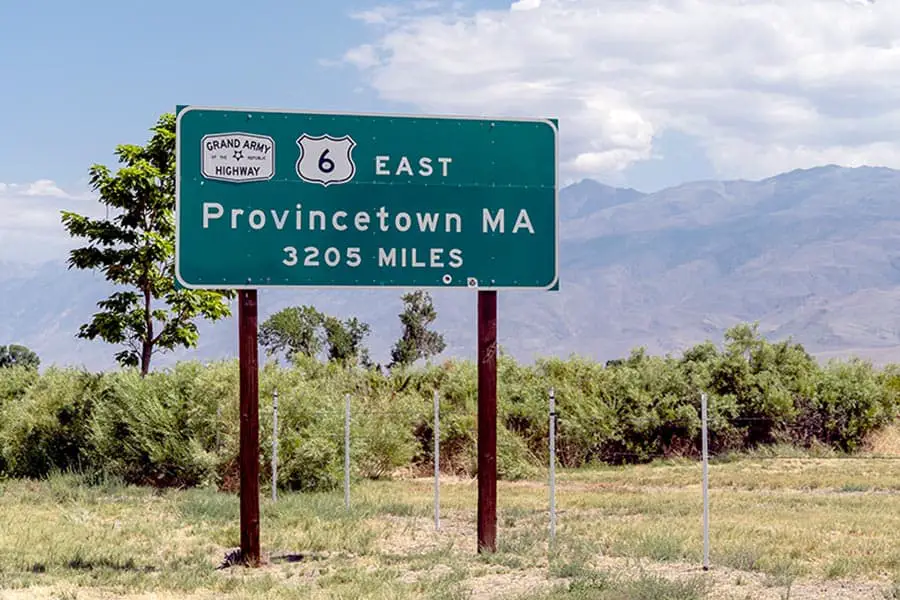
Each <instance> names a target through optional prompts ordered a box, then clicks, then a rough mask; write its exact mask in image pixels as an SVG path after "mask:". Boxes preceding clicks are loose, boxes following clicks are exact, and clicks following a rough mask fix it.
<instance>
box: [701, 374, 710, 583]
mask: <svg viewBox="0 0 900 600" xmlns="http://www.w3.org/2000/svg"><path fill="white" fill-rule="evenodd" d="M706 404H707V400H706V392H704V393H702V394H700V428H701V439H702V445H703V570H704V571H708V570H709V453H708V448H707V433H708V428H709V427H708V422H707V418H708V417H707V406H706Z"/></svg>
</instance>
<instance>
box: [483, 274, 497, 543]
mask: <svg viewBox="0 0 900 600" xmlns="http://www.w3.org/2000/svg"><path fill="white" fill-rule="evenodd" d="M496 550H497V292H496V291H494V290H488V291H480V292H478V552H495V551H496Z"/></svg>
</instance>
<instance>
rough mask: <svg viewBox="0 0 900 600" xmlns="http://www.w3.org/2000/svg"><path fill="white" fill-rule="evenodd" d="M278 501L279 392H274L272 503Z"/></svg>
mask: <svg viewBox="0 0 900 600" xmlns="http://www.w3.org/2000/svg"><path fill="white" fill-rule="evenodd" d="M277 499H278V390H275V391H274V392H272V502H275V501H276V500H277Z"/></svg>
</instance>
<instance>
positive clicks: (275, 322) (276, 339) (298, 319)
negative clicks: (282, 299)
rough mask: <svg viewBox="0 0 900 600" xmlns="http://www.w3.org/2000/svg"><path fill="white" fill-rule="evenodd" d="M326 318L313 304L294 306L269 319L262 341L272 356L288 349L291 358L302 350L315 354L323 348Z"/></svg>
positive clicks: (286, 355)
mask: <svg viewBox="0 0 900 600" xmlns="http://www.w3.org/2000/svg"><path fill="white" fill-rule="evenodd" d="M324 322H325V315H323V314H322V313H320V312H319V311H318V310H316V309H315V308H314V307H312V306H291V307H288V308H285V309H282V310H280V311H278V312H277V313H275V314H273V315H272V316H270V317H269V318H268V319H266V320H265V322H264V323H263V324H262V326H261V327H260V331H259V341H260V344H262V346H263V347H264V348H265V349H266V352H267V354H269V355H270V356H271V355H274V354H278V353H284V355H285V358H286V359H287V360H288V361H292V360H294V357H296V356H297V355H298V354H302V355H305V356H313V357H314V356H316V355H317V354H319V352H321V350H322V343H323V342H322V334H321V332H320V328H321V327H322V325H323V323H324Z"/></svg>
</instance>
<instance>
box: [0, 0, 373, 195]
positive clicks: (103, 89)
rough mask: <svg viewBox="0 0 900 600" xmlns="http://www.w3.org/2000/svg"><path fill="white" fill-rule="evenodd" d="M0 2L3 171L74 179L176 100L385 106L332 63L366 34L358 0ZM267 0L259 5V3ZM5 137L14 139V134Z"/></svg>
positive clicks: (4, 175)
mask: <svg viewBox="0 0 900 600" xmlns="http://www.w3.org/2000/svg"><path fill="white" fill-rule="evenodd" d="M251 6H253V4H251V3H247V2H239V1H237V0H220V1H217V2H211V1H206V0H203V1H190V2H188V1H180V2H178V1H174V0H154V1H152V2H148V1H145V0H129V1H127V2H122V1H121V0H117V1H112V0H87V1H85V2H71V1H67V0H29V1H27V2H21V1H16V2H8V3H7V2H4V3H0V61H3V62H0V72H2V75H3V81H4V82H5V85H4V86H3V88H4V92H3V93H2V94H0V131H3V138H4V140H5V141H4V143H2V144H0V181H5V182H23V181H32V180H36V179H40V178H43V177H51V178H53V179H54V180H55V181H57V182H58V183H60V184H63V183H67V184H71V183H73V182H75V181H76V180H78V179H80V178H83V177H84V176H85V175H86V172H87V168H88V166H89V165H90V164H91V163H92V162H93V161H109V160H110V158H111V152H112V149H113V148H114V146H115V145H116V144H118V143H121V142H127V141H133V142H138V143H140V142H142V141H143V140H144V139H145V138H146V135H147V131H146V130H147V129H148V127H150V126H151V125H152V124H153V122H154V120H155V118H156V116H157V115H159V114H160V113H161V112H164V111H171V110H174V107H175V105H176V104H180V103H181V104H188V103H189V104H202V103H207V104H216V105H223V104H224V105H238V106H239V105H249V106H286V107H287V106H290V107H309V108H313V109H331V108H333V109H335V110H365V109H372V108H379V109H381V108H386V106H387V105H388V104H389V103H385V102H379V101H378V100H377V98H376V97H375V94H374V93H373V92H372V91H368V90H359V89H358V88H359V84H358V81H357V79H358V78H357V76H356V74H355V73H353V71H352V69H349V68H347V67H346V66H343V67H338V68H336V67H333V66H332V67H329V66H324V65H322V64H320V60H321V59H332V60H334V59H340V57H341V55H342V54H343V52H344V51H345V50H346V49H347V48H348V47H350V46H351V45H354V44H356V43H359V42H360V41H361V40H363V39H365V38H366V37H367V36H368V35H369V33H368V32H367V31H366V30H365V27H364V25H363V24H362V23H360V22H359V21H357V20H353V19H351V18H350V17H349V16H348V13H350V12H351V11H354V10H361V9H362V10H364V9H366V8H368V6H367V3H365V2H353V3H351V2H340V1H339V2H306V1H303V0H293V1H289V0H273V1H271V2H267V3H265V5H263V4H259V5H258V6H259V8H256V7H254V8H251ZM263 6H265V8H262V7H263ZM12 140H15V142H13V141H12Z"/></svg>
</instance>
